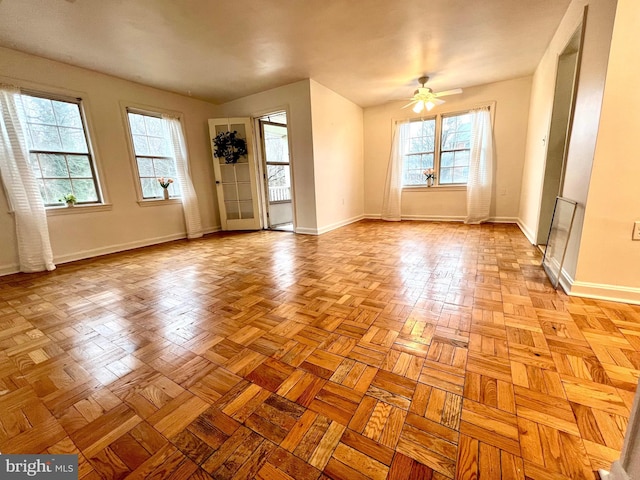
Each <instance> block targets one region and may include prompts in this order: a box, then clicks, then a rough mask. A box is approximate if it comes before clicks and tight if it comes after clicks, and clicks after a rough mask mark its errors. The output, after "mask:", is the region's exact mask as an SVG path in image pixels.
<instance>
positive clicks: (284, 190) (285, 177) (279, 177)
mask: <svg viewBox="0 0 640 480" xmlns="http://www.w3.org/2000/svg"><path fill="white" fill-rule="evenodd" d="M267 185H268V186H269V203H277V202H289V201H291V169H290V167H289V164H284V165H283V164H275V165H274V164H269V163H267Z"/></svg>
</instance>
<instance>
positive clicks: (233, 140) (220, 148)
mask: <svg viewBox="0 0 640 480" xmlns="http://www.w3.org/2000/svg"><path fill="white" fill-rule="evenodd" d="M213 145H214V147H215V149H214V151H213V154H214V155H215V157H216V158H224V163H236V162H237V161H238V160H239V159H240V157H244V156H245V155H246V154H247V141H246V140H245V139H244V138H242V137H238V132H237V131H236V130H234V131H233V132H220V133H219V134H218V135H216V136H215V138H214V139H213Z"/></svg>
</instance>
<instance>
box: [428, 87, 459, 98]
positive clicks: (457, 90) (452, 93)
mask: <svg viewBox="0 0 640 480" xmlns="http://www.w3.org/2000/svg"><path fill="white" fill-rule="evenodd" d="M459 93H462V89H461V88H454V89H453V90H445V91H444V92H438V93H434V95H435V96H436V97H446V96H447V95H457V94H459Z"/></svg>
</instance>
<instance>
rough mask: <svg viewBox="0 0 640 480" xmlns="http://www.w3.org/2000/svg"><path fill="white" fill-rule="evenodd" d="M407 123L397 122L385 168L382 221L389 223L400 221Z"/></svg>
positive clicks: (407, 131) (407, 134) (407, 132)
mask: <svg viewBox="0 0 640 480" xmlns="http://www.w3.org/2000/svg"><path fill="white" fill-rule="evenodd" d="M408 136H409V122H408V121H405V122H398V123H396V125H395V128H394V131H393V140H392V142H391V155H390V157H389V167H388V168H387V180H386V182H385V186H384V197H383V199H382V219H383V220H388V221H391V222H399V221H400V220H401V210H402V159H403V158H404V156H405V154H406V151H407V148H408V147H407V143H408V142H407V140H408Z"/></svg>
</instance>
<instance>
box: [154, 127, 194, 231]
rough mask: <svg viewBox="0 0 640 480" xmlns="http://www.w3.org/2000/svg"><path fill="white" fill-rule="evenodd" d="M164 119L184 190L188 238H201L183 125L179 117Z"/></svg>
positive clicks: (181, 187)
mask: <svg viewBox="0 0 640 480" xmlns="http://www.w3.org/2000/svg"><path fill="white" fill-rule="evenodd" d="M162 120H163V121H164V123H165V127H166V129H167V131H168V132H169V139H170V143H171V146H172V149H173V156H174V158H175V161H176V174H177V176H178V183H179V184H180V190H181V192H182V210H183V211H184V223H185V224H186V226H187V238H200V237H201V236H202V220H201V218H200V208H199V207H198V197H197V196H196V190H195V188H193V182H192V181H191V175H190V173H189V157H188V156H187V146H186V144H185V141H184V136H183V134H182V125H181V124H180V120H179V119H178V118H177V117H172V116H170V115H162Z"/></svg>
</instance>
